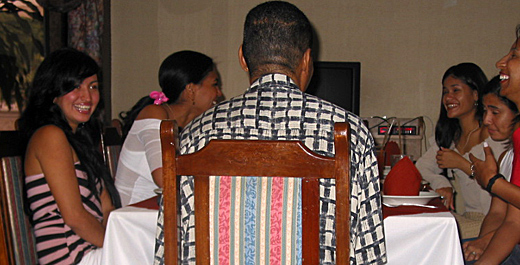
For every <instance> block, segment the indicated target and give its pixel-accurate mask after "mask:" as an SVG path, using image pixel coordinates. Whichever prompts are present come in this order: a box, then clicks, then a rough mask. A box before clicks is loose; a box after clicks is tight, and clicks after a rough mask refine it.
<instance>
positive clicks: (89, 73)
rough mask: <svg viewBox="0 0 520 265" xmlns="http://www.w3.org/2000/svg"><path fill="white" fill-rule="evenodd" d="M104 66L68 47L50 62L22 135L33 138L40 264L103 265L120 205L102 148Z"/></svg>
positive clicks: (29, 161)
mask: <svg viewBox="0 0 520 265" xmlns="http://www.w3.org/2000/svg"><path fill="white" fill-rule="evenodd" d="M98 72H99V67H98V65H97V64H96V62H95V61H94V60H93V59H92V58H91V57H89V56H88V55H86V54H84V53H82V52H79V51H77V50H74V49H70V48H65V49H60V50H57V51H55V52H53V53H51V54H50V55H49V56H48V57H47V58H45V60H44V61H43V62H42V64H41V65H40V67H39V68H38V70H37V72H36V75H35V77H34V82H33V85H32V87H31V89H30V90H29V94H28V97H29V100H28V104H27V108H26V109H25V110H24V112H23V113H22V117H21V118H20V122H19V124H20V129H21V131H22V132H23V133H24V134H25V135H26V136H27V137H28V138H30V140H29V144H28V146H27V151H26V155H25V161H24V169H25V173H26V175H27V177H26V178H25V184H26V189H27V200H28V202H29V206H30V211H31V218H32V221H33V224H34V234H35V236H36V238H37V240H36V241H37V245H36V249H37V251H38V259H39V263H40V264H99V261H98V260H99V259H100V258H101V251H99V248H101V247H102V246H103V240H104V234H105V225H106V221H107V219H108V215H109V213H110V211H111V210H113V209H114V208H115V207H119V206H120V199H119V194H118V193H117V190H116V189H115V186H114V182H113V180H112V177H111V176H110V173H109V172H108V169H107V168H106V167H105V165H104V163H103V158H102V156H101V153H100V151H99V150H98V148H97V146H99V139H98V138H99V137H97V138H96V136H98V135H99V124H100V112H101V109H102V104H101V103H102V102H100V96H99V87H98V81H97V74H98Z"/></svg>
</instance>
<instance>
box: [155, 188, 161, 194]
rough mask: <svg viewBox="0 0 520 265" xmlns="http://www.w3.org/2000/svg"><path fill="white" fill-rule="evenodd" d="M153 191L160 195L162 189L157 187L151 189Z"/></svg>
mask: <svg viewBox="0 0 520 265" xmlns="http://www.w3.org/2000/svg"><path fill="white" fill-rule="evenodd" d="M153 192H155V194H157V195H161V194H162V189H161V188H158V189H155V190H153Z"/></svg>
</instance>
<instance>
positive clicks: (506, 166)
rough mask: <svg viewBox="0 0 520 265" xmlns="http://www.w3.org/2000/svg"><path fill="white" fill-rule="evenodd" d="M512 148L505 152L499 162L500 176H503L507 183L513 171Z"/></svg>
mask: <svg viewBox="0 0 520 265" xmlns="http://www.w3.org/2000/svg"><path fill="white" fill-rule="evenodd" d="M514 156H515V155H514V153H513V148H511V149H509V150H507V153H506V154H505V155H504V157H503V158H502V161H501V162H500V170H499V171H500V174H502V175H504V177H505V178H506V179H507V181H511V172H512V171H513V158H514Z"/></svg>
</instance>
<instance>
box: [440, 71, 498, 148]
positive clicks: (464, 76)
mask: <svg viewBox="0 0 520 265" xmlns="http://www.w3.org/2000/svg"><path fill="white" fill-rule="evenodd" d="M450 76H451V77H453V78H456V79H459V80H461V81H462V82H464V83H465V84H466V85H468V86H469V87H470V88H471V89H472V90H474V91H477V93H478V100H477V111H476V113H475V118H476V119H477V120H478V121H479V123H480V122H482V115H483V114H484V107H483V106H482V89H483V88H484V86H485V85H486V83H487V82H488V79H487V77H486V75H485V74H484V72H483V71H482V69H480V67H478V65H476V64H474V63H461V64H458V65H454V66H452V67H450V68H449V69H448V70H446V72H445V73H444V75H443V76H442V83H444V80H446V78H448V77H450ZM461 132H462V128H461V127H460V124H459V120H458V119H456V118H448V112H447V111H446V108H445V107H444V104H443V102H442V97H441V113H440V115H439V120H438V121H437V125H436V126H435V141H436V142H437V145H438V146H439V147H445V148H449V147H450V145H451V144H452V143H453V142H457V141H458V140H459V139H460V134H461Z"/></svg>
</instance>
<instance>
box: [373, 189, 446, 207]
mask: <svg viewBox="0 0 520 265" xmlns="http://www.w3.org/2000/svg"><path fill="white" fill-rule="evenodd" d="M437 197H440V195H439V194H438V193H437V192H435V191H421V192H419V196H392V195H383V203H386V204H389V205H392V206H398V205H402V204H421V205H426V204H427V203H428V202H429V201H430V200H431V199H433V198H437Z"/></svg>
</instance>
